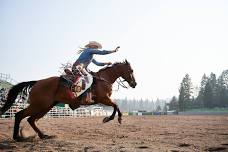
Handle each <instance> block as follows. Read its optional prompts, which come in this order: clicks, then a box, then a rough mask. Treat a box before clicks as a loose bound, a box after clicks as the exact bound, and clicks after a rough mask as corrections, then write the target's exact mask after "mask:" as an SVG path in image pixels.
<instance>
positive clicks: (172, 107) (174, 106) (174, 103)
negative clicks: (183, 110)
mask: <svg viewBox="0 0 228 152" xmlns="http://www.w3.org/2000/svg"><path fill="white" fill-rule="evenodd" d="M169 110H178V100H177V98H176V97H175V96H173V97H172V99H171V101H170V103H169Z"/></svg>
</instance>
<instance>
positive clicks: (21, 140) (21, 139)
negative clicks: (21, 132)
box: [13, 136, 25, 142]
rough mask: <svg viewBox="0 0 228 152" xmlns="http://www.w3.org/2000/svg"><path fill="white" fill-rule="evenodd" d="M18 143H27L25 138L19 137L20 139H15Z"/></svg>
mask: <svg viewBox="0 0 228 152" xmlns="http://www.w3.org/2000/svg"><path fill="white" fill-rule="evenodd" d="M13 139H14V140H15V141H16V142H23V141H25V138H23V137H20V136H18V137H16V138H13Z"/></svg>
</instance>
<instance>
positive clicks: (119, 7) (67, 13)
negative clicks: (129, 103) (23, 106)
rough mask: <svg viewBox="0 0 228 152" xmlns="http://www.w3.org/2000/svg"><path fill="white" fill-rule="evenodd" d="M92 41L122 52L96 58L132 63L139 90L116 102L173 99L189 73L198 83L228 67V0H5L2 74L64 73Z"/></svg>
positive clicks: (0, 8)
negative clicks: (141, 99) (66, 65)
mask: <svg viewBox="0 0 228 152" xmlns="http://www.w3.org/2000/svg"><path fill="white" fill-rule="evenodd" d="M90 40H96V41H98V42H100V43H101V44H102V45H103V48H104V49H107V50H109V49H114V48H115V47H116V46H120V47H121V48H120V51H119V52H117V53H115V54H110V55H106V56H94V57H95V59H96V60H98V61H104V62H107V61H111V62H116V61H123V60H124V59H128V61H129V62H130V63H131V65H132V67H133V69H134V71H135V77H136V80H137V83H138V85H137V87H136V88H135V89H128V90H126V89H120V90H119V91H118V92H115V91H114V94H113V97H114V98H124V97H127V98H136V99H139V98H143V99H156V98H171V97H172V96H173V95H178V88H179V86H180V82H181V80H182V78H183V77H184V75H185V74H186V73H188V74H189V75H190V77H191V78H192V82H193V84H194V85H199V83H200V80H201V77H202V75H203V74H204V73H206V74H207V75H209V74H210V72H214V73H215V74H216V75H217V76H218V75H220V74H221V72H222V71H223V70H226V69H228V1H225V0H160V1H159V0H93V1H92V0H67V1H64V0H10V1H8V0H1V1H0V52H1V59H0V72H1V73H6V74H10V75H11V77H12V78H14V79H15V80H16V81H17V82H21V81H29V80H37V79H43V78H47V77H50V76H55V75H59V74H60V73H59V72H58V71H59V67H60V66H61V63H66V62H71V63H73V62H74V61H75V60H76V59H77V57H78V55H77V53H76V50H77V49H78V47H80V46H81V47H83V46H84V45H85V44H86V43H87V42H88V41H90ZM90 69H91V70H93V71H97V70H98V68H97V67H96V66H94V65H92V64H91V66H90ZM116 88H117V86H114V89H116Z"/></svg>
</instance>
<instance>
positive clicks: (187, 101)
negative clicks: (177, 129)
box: [169, 70, 228, 111]
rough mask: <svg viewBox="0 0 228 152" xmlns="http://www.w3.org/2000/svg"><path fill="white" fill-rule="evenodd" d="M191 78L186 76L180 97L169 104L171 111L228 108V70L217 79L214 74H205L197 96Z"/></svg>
mask: <svg viewBox="0 0 228 152" xmlns="http://www.w3.org/2000/svg"><path fill="white" fill-rule="evenodd" d="M194 91H196V90H194V88H193V85H192V82H191V78H190V76H189V74H186V75H185V76H184V78H183V79H182V81H181V83H180V87H179V96H178V98H177V97H175V96H174V97H173V98H172V99H171V101H170V103H169V108H170V110H179V111H185V110H187V109H193V108H214V107H228V70H225V71H223V72H222V73H221V75H220V76H219V77H218V78H217V77H216V75H215V74H214V73H211V74H210V75H209V76H207V75H206V74H203V76H202V79H201V83H200V87H199V90H198V92H197V96H193V93H195V92H194Z"/></svg>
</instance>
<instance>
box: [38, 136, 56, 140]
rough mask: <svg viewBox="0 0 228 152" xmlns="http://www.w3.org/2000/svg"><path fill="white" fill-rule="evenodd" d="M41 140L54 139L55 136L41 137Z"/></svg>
mask: <svg viewBox="0 0 228 152" xmlns="http://www.w3.org/2000/svg"><path fill="white" fill-rule="evenodd" d="M40 138H41V139H53V138H56V136H55V135H51V136H49V135H43V136H42V137H40Z"/></svg>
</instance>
